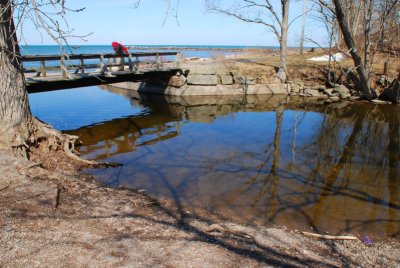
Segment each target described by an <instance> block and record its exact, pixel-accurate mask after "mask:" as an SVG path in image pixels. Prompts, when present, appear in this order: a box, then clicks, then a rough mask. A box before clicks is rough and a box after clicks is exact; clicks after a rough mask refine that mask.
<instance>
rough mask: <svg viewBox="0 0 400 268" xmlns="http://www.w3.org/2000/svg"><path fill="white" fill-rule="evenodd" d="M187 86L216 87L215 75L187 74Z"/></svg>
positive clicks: (216, 79)
mask: <svg viewBox="0 0 400 268" xmlns="http://www.w3.org/2000/svg"><path fill="white" fill-rule="evenodd" d="M187 84H188V85H202V86H216V85H217V84H218V78H217V76H216V75H199V74H189V75H188V77H187Z"/></svg>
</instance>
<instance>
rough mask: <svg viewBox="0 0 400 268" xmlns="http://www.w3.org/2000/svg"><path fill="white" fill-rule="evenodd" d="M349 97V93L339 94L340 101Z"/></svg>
mask: <svg viewBox="0 0 400 268" xmlns="http://www.w3.org/2000/svg"><path fill="white" fill-rule="evenodd" d="M350 97H351V94H350V93H339V98H341V99H348V98H350Z"/></svg>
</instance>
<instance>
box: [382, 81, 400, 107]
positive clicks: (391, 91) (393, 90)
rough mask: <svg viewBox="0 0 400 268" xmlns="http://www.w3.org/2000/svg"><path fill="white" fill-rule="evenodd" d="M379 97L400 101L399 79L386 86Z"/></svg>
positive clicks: (396, 102)
mask: <svg viewBox="0 0 400 268" xmlns="http://www.w3.org/2000/svg"><path fill="white" fill-rule="evenodd" d="M380 98H381V99H383V100H385V101H390V102H393V103H395V104H399V103H400V82H399V80H395V81H394V82H393V83H392V84H391V85H390V86H389V87H388V88H386V89H385V90H384V91H383V92H382V95H381V96H380Z"/></svg>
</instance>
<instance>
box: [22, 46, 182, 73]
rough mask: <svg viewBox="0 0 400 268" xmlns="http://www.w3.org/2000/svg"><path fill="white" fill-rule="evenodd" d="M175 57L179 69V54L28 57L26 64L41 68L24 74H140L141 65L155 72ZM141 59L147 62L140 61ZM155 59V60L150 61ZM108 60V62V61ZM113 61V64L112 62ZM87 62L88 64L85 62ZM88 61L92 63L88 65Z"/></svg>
mask: <svg viewBox="0 0 400 268" xmlns="http://www.w3.org/2000/svg"><path fill="white" fill-rule="evenodd" d="M165 57H166V58H170V57H175V59H174V60H168V61H167V62H168V63H173V64H174V65H175V66H174V67H176V68H178V67H179V59H180V53H179V52H151V53H148V52H144V53H128V54H73V55H26V56H22V61H23V62H24V63H28V62H30V63H32V62H37V63H40V66H39V67H30V66H28V67H27V68H24V72H36V76H37V77H38V76H42V77H46V76H47V71H48V70H49V71H50V70H51V71H56V70H60V72H61V75H62V77H63V78H67V77H69V75H70V71H74V72H75V73H76V74H77V73H85V72H86V71H87V70H88V69H99V73H100V74H105V73H108V72H110V71H112V70H113V69H115V68H116V69H117V71H125V70H126V71H130V72H138V71H139V63H145V64H149V65H151V66H152V68H154V69H155V70H160V69H161V67H162V65H163V64H164V63H165V61H163V58H165ZM141 58H146V60H143V61H140V59H141ZM151 58H153V60H149V59H151ZM106 59H107V61H106ZM111 60H113V62H112V61H111ZM54 61H59V65H57V64H50V65H47V64H46V63H48V62H54ZM85 61H86V62H85ZM88 61H90V62H89V63H88Z"/></svg>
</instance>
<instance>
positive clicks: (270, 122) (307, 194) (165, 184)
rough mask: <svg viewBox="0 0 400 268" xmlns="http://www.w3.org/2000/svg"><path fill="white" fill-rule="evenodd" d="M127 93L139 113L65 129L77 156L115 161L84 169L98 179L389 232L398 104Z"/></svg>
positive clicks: (224, 207) (321, 223)
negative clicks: (74, 140)
mask: <svg viewBox="0 0 400 268" xmlns="http://www.w3.org/2000/svg"><path fill="white" fill-rule="evenodd" d="M108 89H109V90H113V89H112V88H108ZM130 94H133V93H130ZM128 97H129V99H130V100H131V103H132V105H134V106H136V107H138V106H142V107H144V108H145V112H144V113H142V114H140V115H138V116H132V117H128V118H117V119H114V120H111V121H109V122H103V123H101V124H97V125H92V126H88V127H84V128H80V129H77V130H74V131H71V133H73V134H75V135H79V136H80V137H81V139H82V140H83V142H84V144H85V146H83V147H82V148H81V149H80V150H81V152H82V153H83V154H84V155H86V157H89V158H94V159H97V160H105V159H107V160H110V161H117V162H121V163H123V164H124V166H123V167H121V168H118V169H108V170H91V171H90V172H91V173H93V174H95V175H96V176H97V177H98V178H99V180H100V181H103V182H105V183H108V184H109V185H113V186H128V187H134V188H144V189H146V190H147V191H148V192H149V193H151V194H156V195H162V196H165V197H168V198H171V199H172V200H173V201H174V202H175V203H176V205H177V207H178V208H180V209H181V208H182V205H183V204H185V205H189V206H192V207H202V208H204V207H205V208H209V209H211V210H213V211H215V212H217V213H218V214H219V215H220V217H221V218H224V219H230V220H236V221H239V222H244V223H247V224H270V223H273V224H282V225H286V226H289V227H291V228H300V229H308V228H310V227H311V228H313V229H314V230H315V231H318V232H324V231H328V232H331V233H334V234H339V233H344V232H351V233H355V234H361V235H366V234H368V235H373V236H374V235H375V236H393V237H397V238H399V236H400V233H399V232H400V213H399V212H400V200H399V195H400V191H399V186H398V184H399V182H400V181H399V179H400V174H399V173H400V166H399V160H400V155H399V152H400V126H399V124H400V115H399V114H400V113H399V112H400V108H399V107H396V106H374V105H370V104H360V103H357V104H346V103H345V104H343V103H341V104H330V105H326V104H323V103H320V104H318V103H313V104H312V103H306V102H303V101H300V100H290V101H289V100H288V99H287V97H279V96H247V97H244V96H229V97H218V98H216V97H185V98H177V97H166V96H157V95H140V96H139V95H129V96H128Z"/></svg>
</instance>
